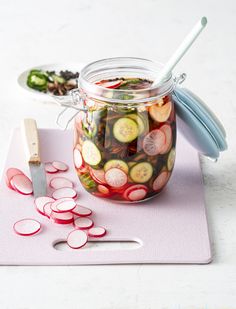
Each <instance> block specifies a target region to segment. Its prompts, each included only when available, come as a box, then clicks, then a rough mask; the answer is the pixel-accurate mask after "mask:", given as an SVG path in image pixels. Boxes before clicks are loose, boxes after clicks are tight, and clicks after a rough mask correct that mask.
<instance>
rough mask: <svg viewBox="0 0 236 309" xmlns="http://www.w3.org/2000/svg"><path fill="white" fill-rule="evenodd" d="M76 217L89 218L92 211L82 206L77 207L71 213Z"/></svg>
mask: <svg viewBox="0 0 236 309" xmlns="http://www.w3.org/2000/svg"><path fill="white" fill-rule="evenodd" d="M71 212H72V213H73V214H74V215H76V216H80V217H88V216H90V215H91V214H92V210H91V209H89V208H86V207H83V206H80V205H76V207H75V208H74V209H73V210H72V211H71Z"/></svg>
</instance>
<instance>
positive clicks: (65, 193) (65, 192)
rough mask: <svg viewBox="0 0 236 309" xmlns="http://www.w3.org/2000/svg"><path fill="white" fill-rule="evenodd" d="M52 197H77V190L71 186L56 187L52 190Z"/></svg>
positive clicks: (56, 198)
mask: <svg viewBox="0 0 236 309" xmlns="http://www.w3.org/2000/svg"><path fill="white" fill-rule="evenodd" d="M52 197H53V198H54V199H55V200H58V199H59V198H63V197H70V198H76V197H77V192H76V191H75V190H74V189H72V188H68V187H65V188H60V189H57V190H55V191H54V192H53V194H52Z"/></svg>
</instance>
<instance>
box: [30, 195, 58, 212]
mask: <svg viewBox="0 0 236 309" xmlns="http://www.w3.org/2000/svg"><path fill="white" fill-rule="evenodd" d="M53 201H55V200H54V199H53V198H51V197H49V196H40V197H37V198H36V199H35V200H34V204H35V206H36V209H37V211H38V212H39V213H40V214H41V215H44V216H45V215H46V214H45V212H44V206H45V205H46V204H47V203H49V202H53Z"/></svg>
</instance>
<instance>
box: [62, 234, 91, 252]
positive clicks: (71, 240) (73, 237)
mask: <svg viewBox="0 0 236 309" xmlns="http://www.w3.org/2000/svg"><path fill="white" fill-rule="evenodd" d="M87 241H88V236H87V234H86V233H85V232H83V231H81V230H74V231H72V232H70V233H69V235H68V236H67V244H68V246H69V247H71V248H72V249H79V248H82V247H83V246H84V245H86V243H87Z"/></svg>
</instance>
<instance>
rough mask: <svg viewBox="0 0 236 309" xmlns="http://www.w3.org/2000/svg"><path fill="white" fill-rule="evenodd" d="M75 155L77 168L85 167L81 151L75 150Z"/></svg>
mask: <svg viewBox="0 0 236 309" xmlns="http://www.w3.org/2000/svg"><path fill="white" fill-rule="evenodd" d="M73 154H74V164H75V167H76V168H81V166H82V165H83V159H82V156H81V153H80V151H79V149H77V148H75V149H74V152H73Z"/></svg>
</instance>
